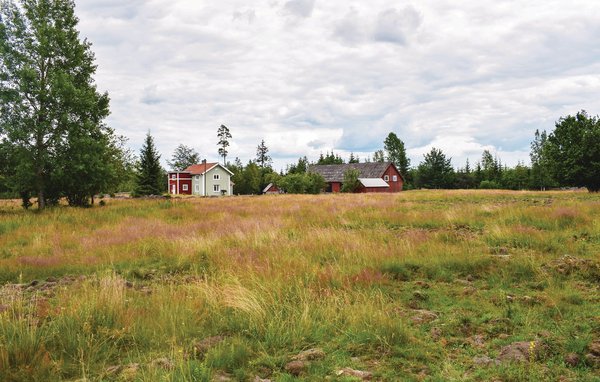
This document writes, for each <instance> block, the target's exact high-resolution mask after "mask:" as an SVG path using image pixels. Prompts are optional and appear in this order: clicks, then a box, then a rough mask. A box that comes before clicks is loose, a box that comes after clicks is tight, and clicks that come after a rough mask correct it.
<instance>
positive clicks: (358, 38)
mask: <svg viewBox="0 0 600 382" xmlns="http://www.w3.org/2000/svg"><path fill="white" fill-rule="evenodd" d="M333 34H334V36H335V37H336V38H337V39H339V40H341V41H342V42H344V43H346V44H348V45H355V44H358V43H360V42H363V41H364V39H365V30H364V27H363V25H362V23H361V21H360V19H359V14H358V12H357V10H356V9H354V8H351V9H350V10H349V11H348V13H347V14H346V16H345V17H344V18H343V19H341V20H340V21H338V22H337V23H336V25H335V27H334V32H333Z"/></svg>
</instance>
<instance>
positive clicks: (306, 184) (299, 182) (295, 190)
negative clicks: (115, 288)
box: [276, 173, 327, 194]
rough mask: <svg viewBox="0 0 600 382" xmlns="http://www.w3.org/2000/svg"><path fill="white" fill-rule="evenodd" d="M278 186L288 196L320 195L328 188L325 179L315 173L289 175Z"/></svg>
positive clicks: (282, 178)
mask: <svg viewBox="0 0 600 382" xmlns="http://www.w3.org/2000/svg"><path fill="white" fill-rule="evenodd" d="M276 184H277V186H279V187H280V188H281V189H283V190H284V191H285V192H286V193H288V194H320V193H321V192H322V191H323V189H324V188H325V187H326V186H327V183H326V182H325V179H323V177H322V176H321V175H319V174H314V173H302V174H287V175H286V176H284V177H281V178H280V179H279V180H278V181H277V182H276Z"/></svg>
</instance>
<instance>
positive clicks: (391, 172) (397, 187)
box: [369, 165, 404, 192]
mask: <svg viewBox="0 0 600 382" xmlns="http://www.w3.org/2000/svg"><path fill="white" fill-rule="evenodd" d="M385 175H388V176H389V177H390V180H389V181H388V182H387V183H388V184H389V185H390V188H387V189H385V190H387V191H386V192H400V191H402V188H403V186H404V182H403V181H402V177H401V176H400V173H399V172H398V171H397V170H396V168H395V167H394V166H391V165H390V166H389V167H388V168H387V170H386V171H385V173H384V176H385ZM394 176H397V177H398V181H397V182H394ZM384 180H385V179H384ZM369 192H371V191H369ZM373 192H375V191H373Z"/></svg>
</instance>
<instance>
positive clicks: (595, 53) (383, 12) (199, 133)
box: [76, 0, 600, 169]
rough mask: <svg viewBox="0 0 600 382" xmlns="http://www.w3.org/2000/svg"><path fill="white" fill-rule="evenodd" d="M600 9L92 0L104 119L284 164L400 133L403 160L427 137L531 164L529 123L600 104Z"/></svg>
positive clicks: (584, 0)
mask: <svg viewBox="0 0 600 382" xmlns="http://www.w3.org/2000/svg"><path fill="white" fill-rule="evenodd" d="M599 10H600V9H599V7H598V5H597V4H596V2H594V1H590V0H572V1H571V2H570V3H569V4H568V5H565V3H564V2H563V1H562V0H531V1H529V2H527V3H523V2H515V1H495V0H494V1H493V0H486V1H475V0H461V1H459V2H456V1H450V0H444V1H442V0H423V1H420V2H412V3H409V2H405V1H402V2H398V1H395V0H371V1H369V2H364V1H358V0H345V1H342V0H329V1H318V2H317V1H314V0H289V1H286V0H272V1H270V2H263V3H259V2H257V3H252V5H251V7H250V6H249V3H248V2H246V1H242V0H221V1H218V2H217V1H210V0H209V1H205V2H197V1H194V0H170V1H167V0H153V1H143V0H133V1H127V2H123V1H114V0H86V1H83V0H81V1H78V4H77V9H76V12H77V14H78V16H79V17H80V19H81V23H80V29H81V35H82V36H84V37H88V38H89V40H90V41H91V42H92V43H93V46H92V49H93V50H94V52H95V53H96V57H97V64H98V73H97V82H98V87H99V89H100V90H102V91H104V90H107V91H108V92H109V94H110V96H111V110H112V114H111V116H110V118H109V120H108V123H110V125H111V126H113V127H114V128H115V129H116V130H117V132H118V133H120V134H124V135H126V136H128V137H130V139H131V141H130V142H131V144H132V146H134V147H136V148H139V146H141V144H142V141H143V136H144V134H145V133H146V131H147V130H148V129H150V130H151V131H152V133H153V135H154V136H155V140H156V143H157V145H158V147H159V149H160V150H161V152H162V154H163V158H168V157H169V156H170V155H171V153H172V151H173V149H174V148H175V147H176V146H177V145H178V144H180V143H185V144H187V145H191V146H194V147H195V148H196V149H197V150H199V151H200V152H201V154H202V155H205V156H207V157H208V159H209V160H215V159H218V155H217V149H216V141H217V139H216V130H217V128H218V126H219V125H221V124H222V123H224V124H226V125H227V126H229V127H230V129H231V132H232V134H233V141H232V146H231V156H232V158H233V157H235V156H239V157H240V158H241V159H242V160H243V161H244V162H246V161H247V160H248V159H251V158H253V157H254V155H255V152H256V146H257V145H258V143H259V142H260V141H261V139H265V141H266V142H267V144H268V145H269V147H270V149H271V152H272V154H273V157H274V162H275V166H276V167H277V168H278V169H279V168H282V167H285V164H286V163H289V162H291V161H292V160H293V159H294V158H297V157H299V156H303V155H307V156H308V157H309V159H316V158H317V157H318V155H319V153H320V152H326V151H328V150H329V151H330V150H335V152H336V153H340V154H341V155H344V156H346V155H347V154H349V153H350V152H355V153H358V154H359V155H360V156H361V157H363V158H364V157H365V156H366V155H368V154H369V153H372V152H373V151H375V150H377V149H379V148H381V147H382V146H383V140H384V138H385V136H386V135H387V134H388V133H389V132H391V131H394V132H396V133H397V134H398V135H399V137H400V138H401V139H403V140H404V141H405V143H406V145H407V147H408V148H409V153H410V154H411V157H412V159H413V164H418V162H419V161H420V160H421V159H422V154H423V153H424V152H426V151H428V149H430V148H431V147H432V146H436V147H440V148H442V149H444V150H445V151H447V154H448V155H449V156H452V157H453V163H454V164H455V165H456V166H462V165H463V161H464V159H465V158H467V157H469V158H471V159H472V160H476V159H478V158H479V157H480V155H481V151H483V149H489V150H490V151H492V152H494V153H498V155H499V156H500V157H501V159H502V160H503V161H505V162H511V163H516V161H517V160H519V159H521V160H527V159H528V155H527V152H528V148H529V141H530V140H531V139H532V137H533V132H534V131H535V129H537V128H539V129H552V128H553V125H554V121H556V120H557V119H558V118H559V117H560V116H562V115H566V114H568V113H575V112H577V111H578V110H580V109H586V110H588V111H589V112H590V113H592V114H596V113H598V112H599V110H600V97H599V96H598V95H599V93H600V75H599V74H600V60H599V59H598V57H600V46H599V45H598V44H597V43H596V41H597V40H598V36H600V12H598V11H599Z"/></svg>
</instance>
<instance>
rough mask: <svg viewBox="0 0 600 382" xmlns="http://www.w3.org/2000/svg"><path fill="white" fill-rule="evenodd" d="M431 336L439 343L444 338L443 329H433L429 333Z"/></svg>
mask: <svg viewBox="0 0 600 382" xmlns="http://www.w3.org/2000/svg"><path fill="white" fill-rule="evenodd" d="M429 334H430V335H431V338H432V339H433V340H434V341H437V340H439V339H440V338H441V337H442V329H440V328H438V327H435V328H431V330H430V331H429Z"/></svg>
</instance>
